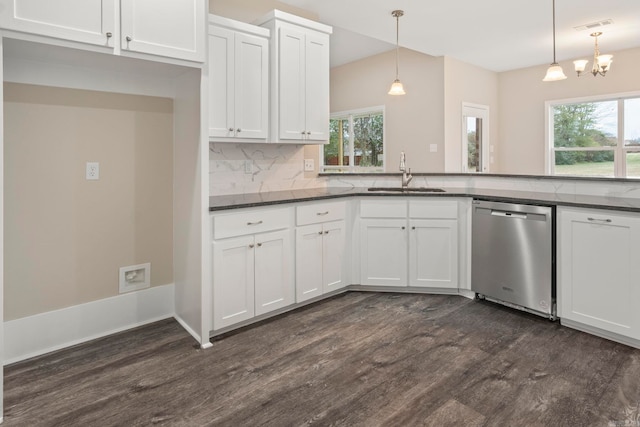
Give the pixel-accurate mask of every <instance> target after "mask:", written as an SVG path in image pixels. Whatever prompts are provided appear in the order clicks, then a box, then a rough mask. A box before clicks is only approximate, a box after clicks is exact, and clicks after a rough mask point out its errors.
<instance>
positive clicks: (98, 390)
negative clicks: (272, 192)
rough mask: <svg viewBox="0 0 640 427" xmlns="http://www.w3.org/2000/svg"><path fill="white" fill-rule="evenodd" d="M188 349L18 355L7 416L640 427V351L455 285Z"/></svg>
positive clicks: (179, 340) (196, 422) (139, 421)
mask: <svg viewBox="0 0 640 427" xmlns="http://www.w3.org/2000/svg"><path fill="white" fill-rule="evenodd" d="M194 344H195V341H194V340H193V339H192V338H191V337H190V336H189V335H188V334H187V333H186V332H184V330H182V328H181V327H180V326H179V325H178V324H177V323H176V322H175V321H173V320H168V321H163V322H158V323H155V324H153V325H149V326H145V327H142V328H138V329H136V330H133V331H128V332H125V333H121V334H117V335H114V336H110V337H107V338H103V339H100V340H96V341H93V342H91V343H89V344H84V345H81V346H76V347H73V348H69V349H66V350H63V351H59V352H56V353H53V354H50V355H47V356H43V357H39V358H36V359H33V360H30V361H25V362H21V363H18V364H15V365H12V366H9V367H7V368H6V369H5V424H4V425H6V426H17V425H20V426H26V425H28V426H51V425H56V426H75V425H78V426H132V425H155V424H159V425H178V426H201V425H225V426H226V425H228V426H262V425H265V426H278V427H280V426H302V425H310V424H314V425H333V426H352V425H362V426H377V425H384V426H412V425H429V426H580V427H582V426H591V425H593V426H608V425H628V426H630V425H633V426H640V421H639V420H640V418H639V417H640V415H639V405H640V350H635V349H632V348H630V347H626V346H624V345H621V344H616V343H613V342H610V341H607V340H604V339H600V338H597V337H593V336H590V335H587V334H584V333H581V332H577V331H574V330H571V329H568V328H565V327H561V326H560V325H558V324H557V323H551V322H549V321H548V320H545V319H542V318H538V317H535V316H532V315H529V314H526V313H521V312H518V311H515V310H511V309H507V308H504V307H501V306H498V305H495V304H491V303H488V302H476V301H470V300H467V299H465V298H462V297H458V296H437V295H399V294H376V293H349V294H346V295H343V296H340V297H336V298H333V299H330V300H327V301H324V302H321V303H319V304H316V305H313V306H310V307H308V308H305V309H302V310H299V311H296V312H294V313H290V314H288V315H284V316H281V317H279V318H277V319H275V320H272V321H269V322H265V323H263V324H260V325H258V326H255V327H252V328H248V329H245V330H243V331H241V332H240V333H236V334H234V335H231V336H228V337H226V338H224V339H222V340H220V341H216V342H215V343H214V347H213V348H212V349H209V350H199V349H196V348H194ZM625 423H627V424H625Z"/></svg>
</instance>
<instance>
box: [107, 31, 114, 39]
mask: <svg viewBox="0 0 640 427" xmlns="http://www.w3.org/2000/svg"><path fill="white" fill-rule="evenodd" d="M105 36H107V38H108V39H110V38H111V37H113V33H112V32H111V31H109V32H108V33H106V34H105Z"/></svg>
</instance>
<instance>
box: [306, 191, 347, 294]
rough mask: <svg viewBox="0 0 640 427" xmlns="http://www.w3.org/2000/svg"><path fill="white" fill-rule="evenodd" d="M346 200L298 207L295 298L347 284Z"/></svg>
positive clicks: (324, 291)
mask: <svg viewBox="0 0 640 427" xmlns="http://www.w3.org/2000/svg"><path fill="white" fill-rule="evenodd" d="M345 206H346V205H345V203H344V202H334V203H319V204H312V205H305V206H299V207H298V208H297V215H298V218H297V224H298V227H297V229H296V301H297V302H302V301H306V300H309V299H311V298H315V297H317V296H320V295H322V294H325V293H327V292H331V291H333V290H336V289H340V288H343V287H345V286H347V281H346V274H345V269H346V255H347V254H346V242H347V240H346V223H345V221H344V217H345Z"/></svg>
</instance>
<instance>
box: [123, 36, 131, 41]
mask: <svg viewBox="0 0 640 427" xmlns="http://www.w3.org/2000/svg"><path fill="white" fill-rule="evenodd" d="M124 39H125V40H126V41H128V42H130V41H131V40H133V39H132V38H131V36H127V37H125V38H124Z"/></svg>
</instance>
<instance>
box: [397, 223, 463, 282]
mask: <svg viewBox="0 0 640 427" xmlns="http://www.w3.org/2000/svg"><path fill="white" fill-rule="evenodd" d="M409 286H418V287H420V286H424V287H431V288H453V289H455V288H458V221H457V220H454V219H412V220H410V221H409Z"/></svg>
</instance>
